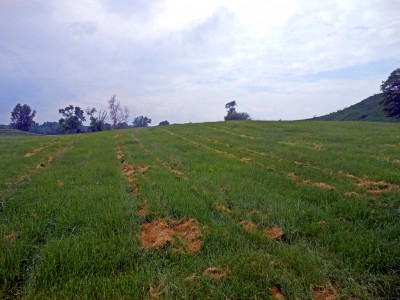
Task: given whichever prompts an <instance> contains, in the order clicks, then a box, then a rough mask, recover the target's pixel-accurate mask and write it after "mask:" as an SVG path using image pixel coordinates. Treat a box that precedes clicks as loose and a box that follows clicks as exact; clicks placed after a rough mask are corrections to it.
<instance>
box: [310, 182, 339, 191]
mask: <svg viewBox="0 0 400 300" xmlns="http://www.w3.org/2000/svg"><path fill="white" fill-rule="evenodd" d="M313 186H315V187H317V188H319V189H322V190H334V189H335V188H334V187H333V186H331V185H329V184H326V183H323V182H316V183H313Z"/></svg>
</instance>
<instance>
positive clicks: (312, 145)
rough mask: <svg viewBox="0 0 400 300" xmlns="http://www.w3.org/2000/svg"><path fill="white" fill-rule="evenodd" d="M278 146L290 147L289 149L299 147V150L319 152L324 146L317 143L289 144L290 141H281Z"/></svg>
mask: <svg viewBox="0 0 400 300" xmlns="http://www.w3.org/2000/svg"><path fill="white" fill-rule="evenodd" d="M278 144H282V145H286V146H290V147H300V148H307V149H311V150H317V151H321V150H324V149H325V148H324V145H322V144H319V143H309V142H291V141H283V142H278Z"/></svg>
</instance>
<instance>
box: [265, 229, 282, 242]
mask: <svg viewBox="0 0 400 300" xmlns="http://www.w3.org/2000/svg"><path fill="white" fill-rule="evenodd" d="M265 234H266V235H267V237H268V238H269V239H270V240H279V239H281V238H282V237H283V236H284V234H285V233H284V232H283V230H282V229H280V228H279V227H278V226H275V227H273V228H271V229H266V230H265Z"/></svg>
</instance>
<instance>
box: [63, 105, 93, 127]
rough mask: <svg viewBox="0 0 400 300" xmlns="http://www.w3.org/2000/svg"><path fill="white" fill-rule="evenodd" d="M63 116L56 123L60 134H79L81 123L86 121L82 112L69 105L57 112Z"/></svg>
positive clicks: (76, 107)
mask: <svg viewBox="0 0 400 300" xmlns="http://www.w3.org/2000/svg"><path fill="white" fill-rule="evenodd" d="M58 112H59V113H60V114H62V115H63V118H61V119H60V120H59V121H58V124H59V128H60V130H61V132H62V133H68V134H71V133H81V132H82V122H84V121H86V118H85V115H84V111H83V110H82V109H81V108H80V107H79V106H75V107H74V106H73V105H69V106H67V107H66V108H61V109H59V110H58Z"/></svg>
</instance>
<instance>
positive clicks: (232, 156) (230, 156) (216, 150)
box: [214, 149, 236, 158]
mask: <svg viewBox="0 0 400 300" xmlns="http://www.w3.org/2000/svg"><path fill="white" fill-rule="evenodd" d="M214 151H215V152H217V153H218V154H222V155H224V156H226V157H229V158H236V156H235V155H234V154H232V153H229V152H226V151H221V150H218V149H214Z"/></svg>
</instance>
